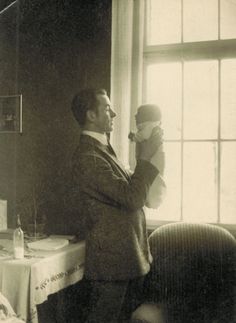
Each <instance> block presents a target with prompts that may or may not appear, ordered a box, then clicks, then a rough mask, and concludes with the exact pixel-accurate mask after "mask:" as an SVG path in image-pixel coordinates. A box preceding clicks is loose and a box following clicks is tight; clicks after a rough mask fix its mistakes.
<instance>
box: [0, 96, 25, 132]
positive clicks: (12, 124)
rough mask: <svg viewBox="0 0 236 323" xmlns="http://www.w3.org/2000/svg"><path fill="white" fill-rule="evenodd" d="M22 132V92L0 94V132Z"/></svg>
mask: <svg viewBox="0 0 236 323" xmlns="http://www.w3.org/2000/svg"><path fill="white" fill-rule="evenodd" d="M15 132H18V133H22V94H18V95H6V96H0V133H15Z"/></svg>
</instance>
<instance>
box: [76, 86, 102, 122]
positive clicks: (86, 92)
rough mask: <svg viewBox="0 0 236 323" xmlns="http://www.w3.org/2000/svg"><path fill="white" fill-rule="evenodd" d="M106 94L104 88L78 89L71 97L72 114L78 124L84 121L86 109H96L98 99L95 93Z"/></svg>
mask: <svg viewBox="0 0 236 323" xmlns="http://www.w3.org/2000/svg"><path fill="white" fill-rule="evenodd" d="M99 94H101V95H107V92H106V90H104V89H93V88H88V89H83V90H81V91H79V92H78V93H77V94H76V95H75V96H74V98H73V100H72V104H71V109H72V112H73V115H74V117H75V119H76V120H77V122H78V123H79V125H80V126H84V125H85V123H86V115H87V111H88V110H93V111H97V106H98V100H97V95H99Z"/></svg>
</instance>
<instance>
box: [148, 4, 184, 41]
mask: <svg viewBox="0 0 236 323" xmlns="http://www.w3.org/2000/svg"><path fill="white" fill-rule="evenodd" d="M157 17H158V19H157ZM147 21H148V25H147V42H148V45H155V44H158V45H160V44H166V43H169V44H171V43H179V42H180V41H181V0H165V1H163V0H152V1H149V6H148V19H147Z"/></svg>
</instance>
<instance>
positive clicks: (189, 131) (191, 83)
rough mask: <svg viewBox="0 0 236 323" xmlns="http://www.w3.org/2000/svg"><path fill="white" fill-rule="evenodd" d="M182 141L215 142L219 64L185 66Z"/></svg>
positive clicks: (185, 64)
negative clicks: (201, 140) (211, 140)
mask: <svg viewBox="0 0 236 323" xmlns="http://www.w3.org/2000/svg"><path fill="white" fill-rule="evenodd" d="M183 129H184V138H185V139H216V138H217V130H218V62H217V61H211V60H208V61H195V62H186V63H184V128H183Z"/></svg>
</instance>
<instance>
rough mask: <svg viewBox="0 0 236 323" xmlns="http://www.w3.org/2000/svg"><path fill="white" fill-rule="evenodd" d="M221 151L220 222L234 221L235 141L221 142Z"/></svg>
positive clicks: (235, 200)
mask: <svg viewBox="0 0 236 323" xmlns="http://www.w3.org/2000/svg"><path fill="white" fill-rule="evenodd" d="M221 147H222V151H221V190H220V191H221V202H220V203H221V210H220V215H221V216H220V217H221V222H222V223H236V167H235V165H236V143H235V142H223V143H222V146H221Z"/></svg>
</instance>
